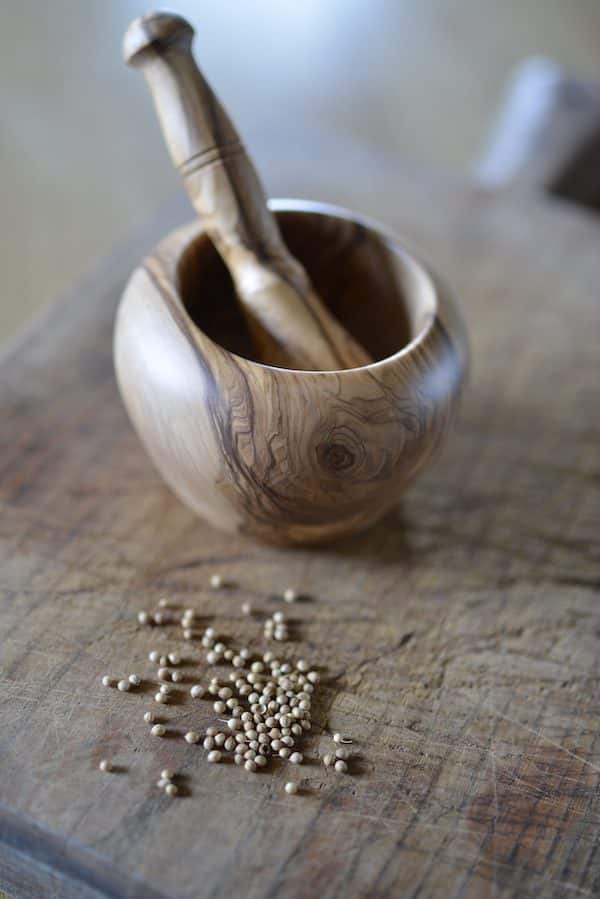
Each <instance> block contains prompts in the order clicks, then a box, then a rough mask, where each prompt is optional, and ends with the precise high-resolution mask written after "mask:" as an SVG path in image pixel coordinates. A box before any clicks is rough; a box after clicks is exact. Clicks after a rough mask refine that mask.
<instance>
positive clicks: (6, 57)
mask: <svg viewBox="0 0 600 899" xmlns="http://www.w3.org/2000/svg"><path fill="white" fill-rule="evenodd" d="M167 5H169V6H171V7H172V8H176V9H177V10H178V11H180V12H182V13H183V14H184V15H187V16H189V17H190V18H191V19H192V21H193V22H194V24H195V25H196V28H197V32H198V34H197V38H196V51H197V56H198V59H199V60H200V62H201V65H202V66H203V68H204V70H205V72H206V74H207V75H208V77H209V79H210V80H211V81H212V83H213V84H214V85H215V87H216V88H217V89H218V91H219V92H220V94H221V95H222V97H223V98H224V100H225V102H226V104H227V105H228V107H229V108H230V110H231V111H232V112H233V114H234V116H235V119H236V121H237V122H238V123H239V126H240V129H241V130H242V133H243V134H244V136H245V137H246V141H247V143H248V144H249V145H250V147H251V148H252V150H253V151H254V152H255V155H256V157H257V159H258V161H259V162H260V161H261V160H262V161H263V167H264V168H265V169H266V171H265V175H266V180H267V182H270V183H271V184H272V183H273V182H274V181H276V183H277V187H278V189H281V185H282V184H283V185H285V161H284V162H283V163H282V166H283V167H282V168H280V167H279V166H278V167H277V175H278V178H277V179H274V167H275V165H276V163H275V161H274V160H273V156H272V154H269V152H268V142H269V140H270V136H271V135H273V134H277V146H278V147H281V148H282V149H281V158H283V157H284V156H285V147H286V145H288V144H289V143H290V142H293V143H294V144H295V145H297V144H298V143H299V142H300V141H302V140H303V135H305V134H306V133H307V132H308V133H310V134H311V136H312V141H311V143H312V144H313V146H314V145H315V141H316V143H317V146H318V142H319V141H320V140H322V141H323V143H324V144H325V143H327V141H328V140H330V138H331V136H335V140H336V142H337V143H336V146H340V145H343V143H344V142H345V141H351V142H353V143H354V144H359V145H364V146H365V147H366V148H369V149H371V148H372V149H374V150H376V151H377V152H379V153H384V154H386V155H387V156H389V157H392V158H397V159H399V160H406V161H409V162H414V161H418V162H419V163H423V164H425V165H430V166H436V167H438V168H442V169H449V170H454V171H462V170H466V169H467V167H468V166H469V164H470V162H471V161H472V160H473V159H474V157H475V156H476V154H477V151H478V148H479V146H480V141H481V139H482V137H483V135H484V132H485V129H486V126H487V125H488V123H489V119H490V115H491V111H492V109H493V107H494V104H495V102H496V99H497V97H498V94H499V92H500V90H501V87H502V85H503V82H504V79H505V77H506V75H507V72H508V71H509V70H510V68H511V67H512V66H513V65H514V64H515V63H516V62H518V61H519V60H520V59H522V58H523V57H525V56H527V55H530V54H549V55H551V56H553V57H554V58H555V59H557V60H558V61H559V62H562V63H564V64H565V65H568V66H573V67H576V68H577V69H578V70H579V71H581V72H583V73H585V74H588V75H591V76H599V75H600V71H599V70H600V2H599V0H503V2H500V0H204V2H195V3H194V2H190V0H181V2H178V0H175V2H172V3H170V4H167ZM149 7H150V4H149V3H148V2H147V0H146V2H140V0H51V2H50V0H4V2H3V4H2V28H1V29H0V95H1V98H2V102H1V110H2V114H1V124H0V129H1V131H0V133H1V141H0V196H1V198H2V199H1V206H0V208H1V215H2V241H1V242H0V266H1V270H2V298H1V303H0V336H3V335H6V334H9V333H10V332H11V331H13V330H14V329H15V328H16V327H17V326H18V325H19V324H20V323H21V322H23V321H24V320H25V319H26V318H27V317H28V316H30V315H31V314H32V312H33V311H34V310H35V309H36V308H38V307H39V306H40V305H41V304H43V303H45V302H47V301H48V300H49V299H51V298H52V297H53V296H54V295H55V294H56V293H58V292H60V291H61V290H63V289H64V288H65V287H67V286H68V285H69V284H70V282H72V281H73V279H74V278H75V277H76V276H77V275H78V274H79V273H80V272H81V271H83V270H84V269H85V268H87V267H88V266H89V265H90V264H91V262H92V261H93V260H94V258H95V257H97V256H98V255H99V254H102V253H105V252H106V251H107V250H109V249H110V247H111V246H113V245H114V244H115V243H118V242H119V241H120V240H122V239H123V237H124V235H126V234H127V233H128V232H130V231H131V229H132V228H133V227H135V226H136V224H138V223H140V222H141V221H143V220H144V219H145V218H146V217H147V216H148V215H150V214H151V213H152V212H153V210H155V209H156V208H157V207H158V206H160V204H161V202H162V201H163V200H164V198H165V197H166V196H167V195H169V194H170V193H172V192H173V190H174V189H175V188H176V186H177V182H176V179H175V176H174V175H173V174H172V172H171V170H170V165H169V162H168V160H167V157H166V154H165V151H164V149H163V146H162V141H161V138H160V135H159V133H158V130H157V127H156V125H155V122H154V117H153V112H152V109H151V106H150V103H149V101H148V98H147V96H146V92H145V89H144V86H143V84H142V79H141V76H140V75H139V74H137V73H135V72H132V71H130V70H128V69H126V68H125V66H124V65H123V64H122V63H121V61H120V41H121V36H122V33H123V31H124V29H125V27H126V25H127V23H128V21H129V20H130V19H131V18H132V17H133V16H135V15H138V14H140V13H141V12H143V11H145V10H146V9H148V8H149ZM278 153H279V151H278ZM323 155H324V157H325V158H326V159H327V162H326V163H325V164H327V165H331V164H332V163H331V154H325V153H324V154H323ZM314 156H315V154H314V153H311V154H310V158H306V162H305V164H306V166H307V167H308V166H311V165H314V164H318V160H317V159H315V158H314ZM282 173H283V174H282Z"/></svg>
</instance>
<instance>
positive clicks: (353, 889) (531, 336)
mask: <svg viewBox="0 0 600 899" xmlns="http://www.w3.org/2000/svg"><path fill="white" fill-rule="evenodd" d="M352 165H353V163H351V162H348V161H346V160H344V159H340V160H339V163H338V165H337V166H336V167H335V168H334V169H330V170H329V176H328V177H325V176H323V181H322V183H318V182H316V181H314V180H311V182H310V184H308V183H306V184H305V183H303V182H302V178H301V176H299V175H298V174H295V175H294V176H292V177H291V178H290V177H288V179H287V182H286V183H287V187H288V191H289V192H290V193H295V194H297V195H309V196H313V197H318V198H320V199H321V198H322V199H326V200H333V201H338V202H342V203H345V204H346V205H349V206H352V207H354V208H358V209H361V210H362V211H364V212H366V213H369V214H372V215H376V216H377V217H378V218H379V219H381V220H383V221H385V222H387V223H388V224H390V225H392V226H393V227H395V228H396V229H397V230H398V231H400V232H401V233H403V234H405V235H406V236H407V237H408V239H409V241H410V242H411V243H412V245H413V246H416V247H417V249H421V250H422V251H423V252H424V253H425V255H426V256H428V257H429V258H431V259H433V260H435V263H436V265H437V268H438V269H439V270H440V271H442V272H443V273H444V274H445V275H446V277H447V279H448V281H449V282H450V283H451V285H452V286H453V288H454V290H455V292H456V294H457V296H458V297H459V298H460V299H461V300H462V305H463V308H464V311H465V314H466V316H467V320H468V322H469V326H470V332H471V336H472V349H473V369H472V378H471V384H470V387H469V389H468V391H467V393H466V395H465V399H464V406H463V412H462V416H461V420H460V422H459V424H458V426H457V429H456V433H455V434H454V435H453V437H452V440H451V441H450V444H449V445H448V447H447V450H446V451H445V453H444V454H443V456H442V458H441V459H440V461H439V462H438V463H437V465H436V467H435V468H434V469H433V470H431V471H430V472H429V473H428V474H427V475H425V476H424V477H423V478H422V479H421V480H420V481H419V482H418V483H417V485H416V486H415V487H414V488H413V489H412V490H411V491H410V492H409V493H408V494H407V496H406V499H405V501H404V502H403V503H402V506H401V508H399V509H398V511H397V514H394V515H393V516H391V517H389V518H388V519H387V520H386V521H384V522H382V523H381V524H380V525H379V526H377V527H376V528H374V529H373V530H371V531H370V532H369V533H367V534H365V535H364V536H361V537H358V538H353V539H350V540H347V541H346V542H344V543H340V544H338V545H336V546H333V547H331V548H326V549H318V550H302V551H281V550H274V549H268V548H264V547H260V546H257V545H254V544H252V543H250V542H247V541H245V540H243V539H235V540H232V539H231V538H230V537H224V536H222V535H220V534H219V533H216V532H214V531H212V530H210V529H209V528H208V527H206V526H204V525H203V524H202V523H200V522H199V521H198V520H196V519H194V518H193V517H192V515H191V514H190V513H188V512H187V511H186V510H185V509H184V508H183V507H182V506H181V505H180V504H179V502H178V501H177V500H176V499H175V498H174V497H173V496H172V495H171V494H170V492H169V491H168V489H167V488H166V487H164V486H163V484H162V483H161V482H160V481H159V479H158V478H157V476H156V475H155V473H154V471H153V469H152V468H151V466H150V464H149V462H148V460H147V459H146V457H145V456H144V454H143V453H142V451H141V449H140V446H139V445H138V442H137V440H136V438H135V436H134V434H133V433H132V430H131V428H130V426H129V424H128V422H127V420H126V418H125V414H124V412H123V409H122V407H121V404H120V402H119V398H118V395H117V391H116V388H115V382H114V377H113V372H112V365H111V327H112V320H113V315H114V311H115V305H116V302H117V299H118V296H119V292H120V290H121V287H122V285H123V282H124V279H125V277H126V273H127V271H128V270H129V269H130V268H131V267H132V266H133V265H134V263H135V262H136V261H137V259H138V258H139V256H140V255H141V253H142V251H143V250H145V249H148V248H149V246H150V243H151V241H152V240H153V239H154V238H155V237H156V236H157V234H158V233H162V232H163V231H165V230H166V229H167V228H168V227H170V226H171V225H172V224H173V223H174V222H175V221H177V220H179V221H181V220H183V219H184V217H185V216H187V215H188V213H187V211H186V210H185V207H184V204H183V202H181V205H180V204H179V203H176V204H175V205H174V206H173V207H172V208H171V209H170V211H168V212H166V213H164V214H163V216H162V217H161V218H160V219H159V221H158V222H155V223H154V224H153V225H152V226H151V227H150V228H149V229H148V230H147V231H146V232H145V234H143V235H141V236H140V237H139V238H138V239H137V240H136V241H134V242H133V243H132V245H131V246H129V247H125V248H123V250H122V251H120V252H119V253H118V254H115V256H114V257H113V258H112V259H111V260H109V261H108V262H107V263H106V264H105V265H104V266H102V267H101V268H100V269H99V270H98V271H96V272H95V273H94V274H93V275H92V276H90V278H88V279H87V280H86V281H85V282H84V283H82V284H80V285H79V286H78V288H77V289H76V290H75V291H74V293H73V295H72V296H71V297H70V298H67V299H66V300H65V301H64V302H62V303H60V304H58V305H57V306H55V307H54V308H52V309H51V310H50V311H49V312H48V313H47V315H46V316H45V317H44V318H43V319H41V320H39V321H38V322H37V323H36V324H35V325H34V326H33V327H32V328H30V329H29V330H28V331H27V332H26V333H25V334H24V335H23V336H22V337H21V338H20V339H19V340H17V342H16V343H13V344H12V345H11V346H9V347H8V348H7V350H6V351H5V353H4V357H3V361H2V363H1V382H2V396H1V403H2V433H1V436H2V451H1V456H0V460H1V467H2V481H1V501H2V506H1V508H2V516H1V538H2V557H3V561H2V567H1V585H2V605H1V633H2V636H3V640H2V669H3V673H2V681H1V683H2V689H3V696H2V705H1V709H2V713H1V719H0V720H1V722H2V729H1V731H0V745H1V749H2V759H1V775H0V836H1V837H2V839H1V842H0V885H1V886H2V887H3V888H4V889H5V890H7V891H8V892H9V893H12V894H14V895H15V896H18V897H30V896H31V897H34V896H35V897H40V896H51V895H52V896H54V895H57V896H60V897H67V899H69V897H77V899H87V897H91V896H99V895H101V896H114V897H143V899H158V897H198V896H202V897H205V896H206V897H223V899H232V897H248V899H252V897H261V899H266V897H285V899H292V897H313V896H320V897H327V899H330V897H331V899H333V897H344V899H348V897H366V896H369V897H382V896H394V897H396V896H402V897H417V896H419V897H420V899H423V897H484V896H494V897H526V896H531V897H534V896H535V897H539V896H543V897H559V896H569V897H571V896H597V895H600V854H599V853H598V826H599V824H600V796H599V794H598V781H599V772H600V741H599V739H598V730H599V725H600V690H599V687H598V677H599V673H600V672H599V667H600V666H599V658H600V609H599V607H598V597H597V588H598V585H599V565H598V534H599V532H600V520H599V512H600V503H599V486H600V481H599V471H598V436H599V435H598V417H599V408H600V404H599V398H598V391H597V387H598V357H599V351H598V345H599V337H600V301H599V289H600V288H599V285H600V225H599V224H598V221H597V220H596V219H595V218H594V217H593V216H591V215H588V214H586V213H583V212H580V211H577V210H575V209H574V208H571V207H569V206H567V205H566V204H560V203H558V202H551V201H548V200H543V199H540V200H538V201H534V200H532V199H531V198H529V199H526V198H522V199H519V198H518V197H514V196H513V197H510V198H509V197H500V196H494V195H492V194H486V193H485V192H483V191H481V190H477V189H476V188H474V187H470V186H468V185H465V184H462V183H450V182H448V181H445V180H443V179H433V178H432V177H430V176H428V177H423V176H422V175H421V174H420V173H418V172H416V171H410V170H403V171H396V170H393V171H390V170H389V169H387V168H386V167H384V166H382V167H379V168H378V167H377V166H375V165H371V167H370V168H369V167H368V166H367V167H366V168H365V169H364V170H363V177H362V178H361V179H356V178H353V177H351V175H352V173H351V168H352ZM334 170H335V175H332V174H331V173H332V171H334ZM289 172H290V169H289V168H288V172H287V175H289ZM332 178H333V180H332ZM281 180H283V176H281ZM356 180H360V182H361V183H360V187H353V188H350V187H348V186H347V185H351V184H353V183H355V182H356ZM280 187H281V186H280V185H277V184H276V189H280ZM215 571H220V572H223V573H225V574H227V575H228V576H230V577H233V578H235V579H236V580H237V582H238V583H239V585H240V588H239V589H238V590H234V591H227V592H225V593H224V594H217V593H215V592H214V591H210V590H209V589H208V587H207V585H208V579H209V576H210V574H212V573H213V572H215ZM288 584H293V585H296V586H299V587H300V588H301V589H302V591H303V592H305V593H306V594H308V595H309V596H310V597H311V599H310V600H307V601H304V602H299V603H298V604H297V605H295V606H293V607H291V608H292V609H293V614H292V613H290V614H292V617H293V618H294V620H295V622H296V623H295V625H294V631H295V633H296V636H297V641H298V642H296V643H293V644H291V650H292V651H293V653H294V655H296V654H297V656H305V657H307V658H309V659H312V660H315V661H319V660H320V661H323V660H325V661H326V662H327V666H328V667H327V673H326V676H325V677H324V680H323V684H322V686H321V688H320V695H319V698H318V701H317V707H316V710H315V715H314V718H315V722H316V727H315V731H314V733H313V735H312V736H310V737H309V739H308V740H307V744H306V754H307V756H308V757H309V760H308V763H307V764H305V765H304V767H303V769H301V770H300V771H299V772H294V774H296V775H298V774H302V776H303V777H304V782H305V785H306V789H305V791H304V792H303V794H302V795H298V796H295V797H293V796H286V795H285V794H284V792H283V785H284V783H285V781H286V780H288V779H289V775H290V768H289V767H281V768H277V769H275V770H271V771H268V772H265V773H261V774H258V775H250V774H247V773H246V772H244V771H243V770H241V769H239V768H236V767H234V766H232V765H229V764H228V765H225V764H223V765H208V764H207V763H206V760H205V757H204V756H205V753H204V751H203V750H202V749H200V748H198V747H197V746H188V745H187V744H186V743H185V742H184V741H183V739H181V736H180V734H181V733H183V732H184V731H185V730H187V729H188V728H189V727H190V726H197V727H200V726H201V725H203V724H204V725H205V724H208V723H209V722H211V721H212V719H213V715H212V713H211V712H210V711H209V708H210V706H209V704H208V703H199V702H196V703H194V702H192V700H191V699H190V698H189V697H187V698H185V699H182V701H181V702H180V703H178V704H177V705H174V706H169V707H168V711H167V714H168V715H169V717H170V718H171V719H172V729H173V732H174V734H176V735H175V736H172V737H171V738H169V739H162V740H161V739H157V738H153V737H151V736H150V735H149V728H148V726H147V725H146V724H144V722H143V718H142V716H143V713H144V711H145V710H146V709H148V708H152V706H153V702H152V692H154V691H153V690H151V688H150V687H148V688H144V689H143V690H142V691H141V693H142V695H140V691H137V692H133V691H132V692H130V693H126V694H120V693H118V692H117V691H116V690H111V689H106V688H103V687H102V686H101V685H100V677H101V675H103V674H105V673H116V672H119V673H122V674H127V673H129V672H131V671H137V672H139V673H140V674H141V675H143V676H144V675H149V674H150V673H151V672H152V671H153V666H151V665H150V663H149V662H148V661H147V654H148V651H149V649H151V648H152V647H153V646H158V647H161V646H176V645H177V646H181V647H182V648H185V649H186V651H187V652H188V655H192V656H193V657H194V659H196V660H198V664H197V665H194V666H193V667H192V666H188V667H187V668H186V669H184V670H186V671H187V672H188V673H189V676H190V677H191V678H192V679H196V678H197V677H198V676H199V675H201V674H203V672H204V670H205V667H206V666H205V663H204V662H202V661H200V660H201V658H202V657H201V653H200V648H199V647H198V646H197V645H193V644H192V648H191V649H190V648H189V646H187V647H186V645H185V644H179V642H178V640H176V639H175V636H174V635H175V634H176V633H177V632H176V631H174V630H173V629H166V628H165V629H160V630H158V629H156V630H149V629H148V628H142V627H140V626H139V625H138V624H137V622H136V613H137V611H138V610H140V609H142V608H150V607H152V604H153V603H154V602H155V601H156V600H157V599H158V597H160V596H162V595H165V594H167V595H169V596H171V597H173V598H174V599H175V600H177V601H178V602H181V603H183V604H185V605H193V606H195V607H196V608H197V609H199V610H201V611H202V613H203V615H206V616H207V617H206V620H207V621H208V620H214V622H215V625H216V626H217V627H218V628H219V630H220V631H221V632H223V633H225V634H227V635H229V636H230V637H231V639H232V640H234V641H236V642H238V643H239V642H240V641H245V640H248V639H249V640H250V641H251V642H252V644H257V645H263V644H262V638H261V637H260V634H261V631H262V627H261V624H260V623H259V622H258V621H256V620H251V621H249V620H248V619H247V618H244V616H243V615H242V614H241V612H240V605H241V601H242V598H245V597H249V598H250V599H251V601H252V603H253V605H254V607H255V608H256V609H264V610H268V611H273V610H274V609H276V608H279V607H280V605H279V602H280V601H279V600H277V599H274V598H273V594H274V593H276V592H277V591H280V590H281V589H282V588H284V587H285V586H287V585H288ZM154 689H155V688H154ZM154 708H157V706H154ZM325 726H327V727H328V728H329V729H330V730H341V731H345V732H347V733H349V734H351V735H352V737H353V738H354V740H355V744H354V749H355V752H356V757H355V759H354V761H353V762H352V773H351V774H349V775H346V776H339V775H334V774H332V773H330V772H329V771H327V770H326V769H325V768H324V767H323V766H322V765H319V764H318V763H317V762H316V761H313V760H312V759H313V757H316V755H317V752H318V753H322V752H323V751H325V749H326V748H327V747H328V746H329V745H330V737H328V736H327V733H324V732H323V728H324V727H325ZM104 757H109V758H111V759H112V760H113V761H114V762H115V764H118V765H119V766H121V770H119V771H118V772H116V773H114V774H101V773H100V772H99V771H98V762H99V760H100V759H101V758H104ZM166 764H169V765H172V766H174V767H175V768H177V769H178V770H180V771H181V772H183V773H184V774H185V784H186V794H187V795H184V796H182V797H181V798H178V799H176V800H170V799H168V798H167V797H166V796H164V794H163V793H162V792H161V791H160V790H158V789H157V787H156V786H155V781H156V779H157V776H158V773H159V772H160V770H161V768H163V767H164V766H165V765H166Z"/></svg>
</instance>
